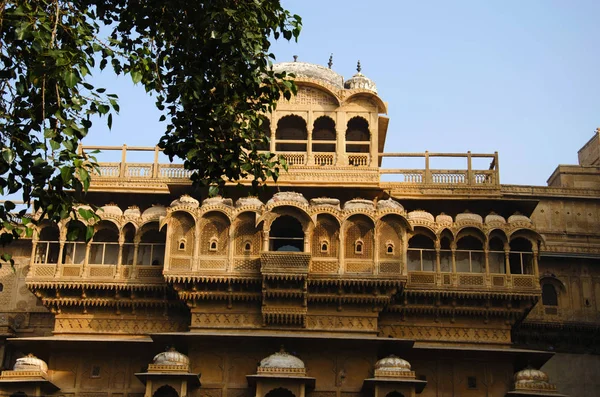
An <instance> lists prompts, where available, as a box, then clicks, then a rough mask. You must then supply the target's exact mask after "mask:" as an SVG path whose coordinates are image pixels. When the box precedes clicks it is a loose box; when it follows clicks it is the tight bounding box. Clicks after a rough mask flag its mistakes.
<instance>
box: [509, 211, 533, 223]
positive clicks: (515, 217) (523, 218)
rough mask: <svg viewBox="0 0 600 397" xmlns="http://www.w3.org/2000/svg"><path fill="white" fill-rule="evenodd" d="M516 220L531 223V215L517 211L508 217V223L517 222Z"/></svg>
mask: <svg viewBox="0 0 600 397" xmlns="http://www.w3.org/2000/svg"><path fill="white" fill-rule="evenodd" d="M515 222H524V223H531V219H529V217H527V216H525V215H521V214H519V213H516V214H514V215H511V216H509V217H508V223H515Z"/></svg>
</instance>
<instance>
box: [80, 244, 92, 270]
mask: <svg viewBox="0 0 600 397" xmlns="http://www.w3.org/2000/svg"><path fill="white" fill-rule="evenodd" d="M93 241H94V239H93V238H92V239H91V240H90V241H89V242H88V243H87V244H86V245H85V258H83V266H82V267H81V273H80V274H79V277H85V276H87V267H88V262H89V259H90V250H91V249H92V242H93Z"/></svg>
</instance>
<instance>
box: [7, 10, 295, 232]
mask: <svg viewBox="0 0 600 397" xmlns="http://www.w3.org/2000/svg"><path fill="white" fill-rule="evenodd" d="M300 26H301V20H300V17H298V16H296V15H293V16H292V15H291V14H290V13H289V12H288V11H286V10H284V9H283V8H282V7H281V5H280V3H279V1H278V0H210V1H187V0H155V1H148V0H142V1H139V0H73V1H66V0H7V1H0V153H1V156H0V193H1V194H3V195H4V194H15V193H17V194H20V195H22V197H23V201H24V202H25V203H27V204H32V205H33V209H34V211H35V212H36V213H39V214H40V215H41V217H45V218H48V219H50V220H52V221H55V222H56V221H60V220H61V219H65V218H67V217H69V216H74V217H77V216H78V215H79V216H83V218H84V220H87V221H89V222H90V223H93V220H94V215H93V212H85V213H83V214H82V213H79V214H78V213H77V212H75V210H74V208H75V206H76V204H77V203H83V202H85V192H86V191H87V189H88V187H89V185H90V179H91V177H92V176H93V173H94V172H95V170H96V167H97V165H96V160H95V158H94V157H93V156H90V155H87V154H84V153H81V152H78V145H79V144H80V142H81V139H82V138H83V137H85V136H86V134H87V133H88V132H89V130H90V128H91V127H92V122H93V121H95V120H96V119H97V118H98V117H103V116H105V117H106V122H107V124H108V126H109V127H111V124H112V115H113V113H115V112H118V111H119V106H118V102H117V98H116V96H115V95H112V94H107V93H106V89H105V88H97V87H94V86H93V85H92V84H90V83H89V81H88V80H89V76H90V71H92V70H93V69H94V68H95V67H96V63H97V62H98V67H99V68H100V69H104V68H106V67H108V66H109V65H110V67H112V68H113V70H114V71H115V72H116V73H117V74H122V73H124V74H128V75H129V76H130V77H131V79H132V81H133V82H134V83H136V84H137V83H139V84H142V85H143V86H144V87H145V89H146V91H147V92H151V93H154V94H155V95H156V98H157V99H156V105H157V107H158V109H160V110H161V111H162V112H163V115H162V116H161V121H166V120H168V121H167V123H166V126H165V133H164V135H163V137H162V138H161V139H160V143H159V145H160V146H161V147H162V148H163V149H164V151H165V153H166V154H167V155H168V156H170V157H171V158H174V157H180V158H182V159H183V160H184V166H185V167H186V168H187V169H190V170H193V171H194V172H193V174H192V181H193V182H194V183H195V184H196V185H205V186H211V190H210V192H211V193H212V194H215V193H216V192H218V190H219V189H220V188H221V187H223V185H224V184H225V182H226V181H227V180H232V181H237V180H240V179H243V178H252V186H253V188H258V187H259V186H260V185H261V184H262V183H263V182H265V181H267V179H269V178H270V177H273V178H275V179H276V178H277V176H278V172H279V169H280V167H285V162H284V161H283V160H282V159H280V158H277V157H275V156H274V155H273V154H271V153H262V152H259V147H261V145H264V143H266V142H267V141H268V137H265V136H263V135H262V134H261V133H260V131H261V124H262V120H263V119H262V118H261V114H264V113H267V112H270V111H271V110H272V109H273V108H274V106H275V104H276V102H277V100H278V99H280V97H281V95H283V96H284V97H286V98H290V96H291V95H292V94H294V93H295V86H294V84H293V82H292V81H291V80H289V79H287V76H286V75H285V73H280V74H277V73H274V72H273V71H272V70H271V68H270V62H271V60H272V59H274V56H273V55H272V54H270V53H269V46H270V43H269V37H270V36H272V37H274V38H275V39H277V38H279V37H280V36H282V37H283V38H285V39H287V40H290V39H293V38H295V39H297V37H298V34H299V32H300ZM107 31H108V35H105V37H104V38H103V37H102V36H101V33H105V32H107ZM13 210H14V204H13V203H11V202H5V203H4V205H0V222H1V224H0V230H1V231H5V232H9V233H2V234H0V239H1V242H4V243H6V242H7V241H10V240H11V239H13V238H17V237H18V236H19V235H21V234H23V233H30V232H28V230H30V229H29V228H28V227H27V224H28V223H29V222H31V220H30V219H29V218H26V217H24V215H25V213H24V211H21V212H19V213H17V214H13V215H11V214H10V212H11V211H13ZM13 216H16V217H17V218H18V219H17V220H20V222H16V223H17V224H19V225H20V226H18V227H14V224H15V222H14V221H15V219H13V218H12V217H13ZM86 234H88V237H89V233H86Z"/></svg>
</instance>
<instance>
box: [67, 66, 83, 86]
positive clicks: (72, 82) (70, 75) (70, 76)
mask: <svg viewBox="0 0 600 397" xmlns="http://www.w3.org/2000/svg"><path fill="white" fill-rule="evenodd" d="M63 80H64V81H65V85H66V86H67V88H73V87H75V86H76V85H77V84H79V81H80V78H79V75H78V74H77V72H75V71H74V70H73V69H71V70H68V71H66V72H65V73H64V74H63Z"/></svg>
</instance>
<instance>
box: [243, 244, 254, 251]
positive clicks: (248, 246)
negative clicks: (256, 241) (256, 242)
mask: <svg viewBox="0 0 600 397" xmlns="http://www.w3.org/2000/svg"><path fill="white" fill-rule="evenodd" d="M244 251H246V252H250V251H252V244H250V243H246V244H245V245H244Z"/></svg>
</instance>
